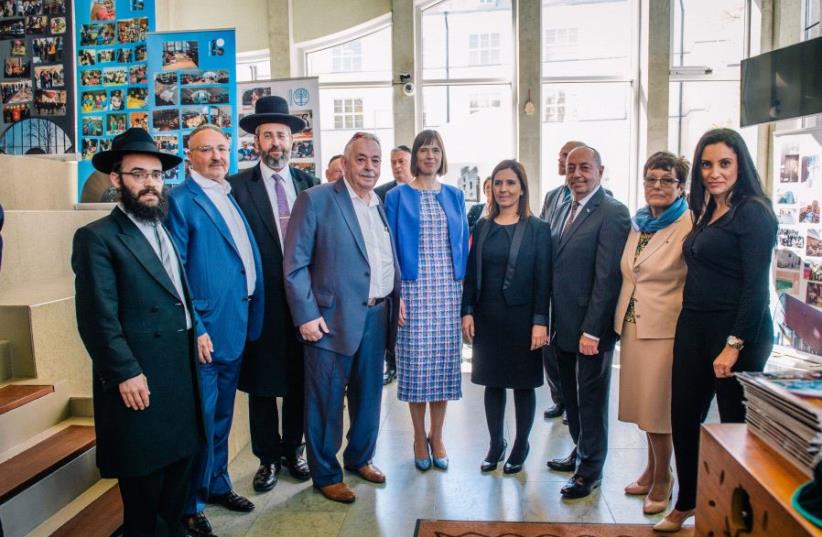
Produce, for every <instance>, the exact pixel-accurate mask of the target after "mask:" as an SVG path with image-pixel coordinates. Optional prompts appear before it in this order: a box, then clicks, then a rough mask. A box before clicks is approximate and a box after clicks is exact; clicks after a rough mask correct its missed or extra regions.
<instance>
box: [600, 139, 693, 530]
mask: <svg viewBox="0 0 822 537" xmlns="http://www.w3.org/2000/svg"><path fill="white" fill-rule="evenodd" d="M688 169H689V166H688V162H687V161H686V160H685V159H683V158H681V157H677V156H676V155H674V154H672V153H668V152H666V151H660V152H657V153H654V154H653V155H651V156H650V157H649V158H648V161H647V162H646V163H645V167H644V169H643V180H642V183H643V186H644V190H645V203H646V205H645V206H644V207H642V208H641V209H639V210H638V211H637V213H636V214H635V215H634V217H633V218H632V220H631V223H632V226H631V231H630V233H629V234H628V241H627V242H626V243H625V250H624V251H623V253H622V262H621V263H620V268H621V270H622V290H621V291H620V294H619V299H618V302H617V307H616V315H615V316H614V331H616V333H617V334H619V335H620V344H621V347H620V353H619V362H620V368H619V419H620V420H621V421H626V422H630V423H636V424H637V426H638V427H639V428H640V429H641V430H642V431H644V432H645V436H646V438H647V440H648V462H647V464H646V466H645V469H644V470H643V471H642V474H641V475H640V476H639V477H638V478H637V479H636V481H634V482H633V483H631V484H629V485H628V486H626V487H625V493H626V494H635V495H645V501H644V503H643V506H642V512H643V513H645V514H648V515H650V514H655V513H661V512H662V511H664V510H665V509H667V507H668V499H669V498H670V496H671V491H672V490H673V486H674V480H673V475H672V474H671V471H670V467H671V453H672V451H673V444H672V443H671V365H672V363H673V356H674V332H675V330H676V320H677V318H678V317H679V311H680V309H681V308H682V288H683V287H684V285H685V274H686V272H687V268H686V266H685V259H684V257H683V256H682V243H683V241H684V240H685V237H686V236H687V235H688V233H689V232H690V231H691V227H692V225H691V213H690V211H689V210H688V203H687V202H686V201H685V183H686V182H687V180H688Z"/></svg>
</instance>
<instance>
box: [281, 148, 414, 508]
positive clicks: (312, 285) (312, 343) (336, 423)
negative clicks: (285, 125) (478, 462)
mask: <svg viewBox="0 0 822 537" xmlns="http://www.w3.org/2000/svg"><path fill="white" fill-rule="evenodd" d="M380 162H381V150H380V142H379V140H378V139H377V138H376V137H375V136H374V135H371V134H366V133H357V134H355V135H354V136H353V137H352V138H351V140H350V141H349V142H348V144H347V145H346V147H345V154H344V156H343V168H344V173H343V179H342V180H338V181H336V182H334V183H325V184H322V185H320V186H315V187H314V188H309V189H308V190H304V191H302V192H301V193H300V194H299V196H298V197H297V202H296V203H295V204H294V209H293V211H292V212H291V219H290V221H289V225H288V234H287V236H286V240H285V253H284V256H283V270H284V272H285V291H286V296H287V299H288V304H289V306H290V307H291V316H292V318H293V320H294V324H295V325H296V326H297V327H299V330H300V336H301V337H302V339H303V340H304V341H305V342H306V345H305V347H304V349H305V350H304V352H305V439H306V448H307V449H306V452H307V454H308V466H309V469H310V471H311V478H312V480H313V481H314V487H316V488H318V489H319V490H320V492H322V494H323V495H324V496H325V497H326V498H328V499H330V500H334V501H338V502H344V503H351V502H353V501H354V500H355V496H354V492H353V491H352V490H351V489H350V488H348V486H346V484H345V483H343V473H342V468H340V465H339V463H338V462H337V452H338V451H339V449H340V446H341V444H342V432H343V431H342V429H343V415H342V412H343V397H344V396H345V395H346V394H347V396H348V414H349V418H350V422H351V424H350V427H349V431H348V437H347V438H348V445H347V446H346V449H345V452H344V453H343V464H344V466H345V468H346V469H347V470H348V471H350V472H354V473H357V474H359V476H360V477H362V478H363V479H365V480H367V481H371V482H374V483H383V482H385V475H384V474H383V473H382V472H381V471H380V470H379V469H378V468H377V467H376V466H374V464H373V463H372V461H371V459H372V457H373V456H374V448H375V447H376V443H377V432H378V430H379V421H380V400H381V397H382V362H383V355H384V353H385V350H386V349H387V348H390V349H393V348H394V341H395V339H396V330H397V319H398V314H399V291H400V270H399V266H398V264H397V257H396V254H395V253H394V247H393V241H392V240H391V235H390V233H389V230H388V222H387V220H386V218H385V213H384V211H383V208H382V205H381V204H380V199H379V197H378V196H377V195H376V194H375V193H374V192H373V189H374V185H375V184H376V182H377V179H378V178H379V175H380Z"/></svg>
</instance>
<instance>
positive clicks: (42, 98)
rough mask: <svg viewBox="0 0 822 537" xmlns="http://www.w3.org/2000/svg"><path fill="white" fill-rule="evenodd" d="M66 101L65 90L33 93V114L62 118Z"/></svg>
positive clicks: (64, 113)
mask: <svg viewBox="0 0 822 537" xmlns="http://www.w3.org/2000/svg"><path fill="white" fill-rule="evenodd" d="M103 94H105V92H103ZM66 99H67V93H66V90H37V91H35V92H34V113H35V114H37V115H38V116H64V115H66Z"/></svg>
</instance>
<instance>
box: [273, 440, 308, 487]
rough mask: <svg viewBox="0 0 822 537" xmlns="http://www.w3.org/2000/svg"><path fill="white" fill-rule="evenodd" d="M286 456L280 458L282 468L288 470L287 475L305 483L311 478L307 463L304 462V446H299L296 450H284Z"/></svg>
mask: <svg viewBox="0 0 822 537" xmlns="http://www.w3.org/2000/svg"><path fill="white" fill-rule="evenodd" d="M285 452H286V453H287V455H284V456H282V457H281V458H280V462H282V464H283V466H285V467H286V468H288V473H289V474H291V477H293V478H294V479H299V480H300V481H305V480H307V479H310V478H311V473H310V472H309V471H308V462H307V461H306V460H305V455H304V453H305V444H301V445H299V446H297V447H296V448H291V449H289V448H285Z"/></svg>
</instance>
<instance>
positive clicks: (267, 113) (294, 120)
mask: <svg viewBox="0 0 822 537" xmlns="http://www.w3.org/2000/svg"><path fill="white" fill-rule="evenodd" d="M264 123H282V124H284V125H288V126H289V128H290V129H291V134H297V133H298V132H303V131H304V130H305V128H306V126H307V125H306V123H305V121H304V120H303V119H302V118H299V117H297V116H292V115H291V114H289V113H288V103H287V102H286V100H285V99H283V98H282V97H278V96H277V95H270V96H268V97H260V98H259V99H258V100H257V103H256V104H255V105H254V113H253V114H249V115H247V116H245V117H244V118H243V119H241V120H240V128H242V129H243V130H244V131H245V132H248V133H251V134H254V131H255V130H257V127H258V126H260V125H263V124H264Z"/></svg>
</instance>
